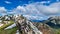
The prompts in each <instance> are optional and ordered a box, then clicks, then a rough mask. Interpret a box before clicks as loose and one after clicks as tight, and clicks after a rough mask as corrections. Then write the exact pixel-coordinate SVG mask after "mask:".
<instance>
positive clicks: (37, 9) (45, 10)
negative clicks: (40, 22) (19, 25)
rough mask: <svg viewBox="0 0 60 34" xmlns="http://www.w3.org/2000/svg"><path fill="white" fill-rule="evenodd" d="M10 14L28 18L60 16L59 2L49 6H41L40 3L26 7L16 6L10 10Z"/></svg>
mask: <svg viewBox="0 0 60 34" xmlns="http://www.w3.org/2000/svg"><path fill="white" fill-rule="evenodd" d="M44 3H45V2H44ZM12 13H15V14H23V15H29V16H31V15H32V16H34V17H35V16H39V17H43V16H44V17H45V16H51V15H60V2H56V3H52V4H50V5H49V6H46V5H43V4H41V2H36V3H31V4H28V5H26V6H17V7H16V8H14V9H13V10H12ZM32 16H31V17H32ZM34 17H33V18H34Z"/></svg>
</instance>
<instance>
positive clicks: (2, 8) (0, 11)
mask: <svg viewBox="0 0 60 34" xmlns="http://www.w3.org/2000/svg"><path fill="white" fill-rule="evenodd" d="M6 12H7V9H6V8H5V7H0V15H6Z"/></svg>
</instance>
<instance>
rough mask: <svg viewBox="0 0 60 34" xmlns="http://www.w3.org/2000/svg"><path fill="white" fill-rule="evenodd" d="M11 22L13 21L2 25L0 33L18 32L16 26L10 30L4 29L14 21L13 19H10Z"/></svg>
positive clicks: (10, 33)
mask: <svg viewBox="0 0 60 34" xmlns="http://www.w3.org/2000/svg"><path fill="white" fill-rule="evenodd" d="M10 22H11V23H9V24H5V25H3V26H2V27H0V34H15V33H16V30H17V27H14V28H12V29H8V30H4V28H6V27H8V26H10V25H12V24H13V23H14V22H13V21H10Z"/></svg>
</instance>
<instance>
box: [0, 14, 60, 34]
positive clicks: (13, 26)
mask: <svg viewBox="0 0 60 34" xmlns="http://www.w3.org/2000/svg"><path fill="white" fill-rule="evenodd" d="M0 23H1V24H3V25H2V26H3V27H2V26H0V33H1V34H60V16H53V17H49V18H48V19H47V20H42V21H41V22H32V21H30V20H28V19H27V18H25V17H23V16H22V15H18V16H11V17H10V16H9V17H8V16H4V17H0ZM2 30H3V31H4V32H5V33H2V32H3V31H2ZM10 30H11V31H10ZM1 31H2V32H1ZM8 31H10V32H11V33H10V32H8ZM7 32H8V33H7Z"/></svg>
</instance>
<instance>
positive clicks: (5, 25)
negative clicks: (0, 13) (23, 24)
mask: <svg viewBox="0 0 60 34" xmlns="http://www.w3.org/2000/svg"><path fill="white" fill-rule="evenodd" d="M13 23H14V21H10V23H9V24H4V25H3V26H2V27H0V30H1V29H4V28H6V27H8V26H10V25H12V24H13Z"/></svg>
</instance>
